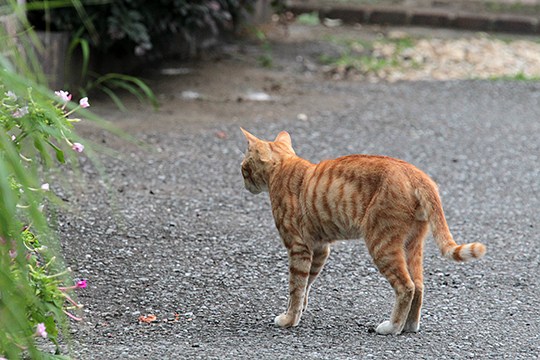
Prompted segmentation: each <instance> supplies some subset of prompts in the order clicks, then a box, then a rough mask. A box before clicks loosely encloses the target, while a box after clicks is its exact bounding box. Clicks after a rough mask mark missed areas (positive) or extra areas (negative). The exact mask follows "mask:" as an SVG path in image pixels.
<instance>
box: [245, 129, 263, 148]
mask: <svg viewBox="0 0 540 360" xmlns="http://www.w3.org/2000/svg"><path fill="white" fill-rule="evenodd" d="M240 130H242V132H243V133H244V136H245V137H246V139H247V141H248V144H249V146H251V145H253V144H255V143H257V142H259V141H260V140H259V139H258V138H257V137H256V136H255V135H253V134H250V133H249V132H248V131H246V130H245V129H243V128H240Z"/></svg>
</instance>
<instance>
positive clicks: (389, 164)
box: [314, 154, 427, 181]
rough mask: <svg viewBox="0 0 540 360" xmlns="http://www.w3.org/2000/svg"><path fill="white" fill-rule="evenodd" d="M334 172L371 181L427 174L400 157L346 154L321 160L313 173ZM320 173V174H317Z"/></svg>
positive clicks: (338, 174)
mask: <svg viewBox="0 0 540 360" xmlns="http://www.w3.org/2000/svg"><path fill="white" fill-rule="evenodd" d="M323 172H324V173H326V172H327V173H332V172H333V173H335V175H337V176H338V177H341V176H346V177H350V176H360V177H362V178H369V179H371V180H372V181H381V180H383V179H386V178H388V177H392V176H394V177H395V176H400V175H403V176H406V177H411V176H412V177H417V176H427V175H426V174H425V173H424V172H422V171H421V170H420V169H418V168H417V167H416V166H414V165H412V164H410V163H408V162H406V161H404V160H400V159H396V158H393V157H389V156H383V155H363V154H356V155H347V156H342V157H338V158H336V159H332V160H324V161H321V162H320V163H319V164H317V166H316V167H315V168H314V173H323ZM319 175H320V174H319Z"/></svg>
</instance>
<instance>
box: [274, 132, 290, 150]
mask: <svg viewBox="0 0 540 360" xmlns="http://www.w3.org/2000/svg"><path fill="white" fill-rule="evenodd" d="M274 141H275V142H277V141H280V142H284V143H285V144H287V145H289V146H290V147H292V141H291V135H289V133H288V132H286V131H282V132H280V133H279V134H278V136H276V140H274Z"/></svg>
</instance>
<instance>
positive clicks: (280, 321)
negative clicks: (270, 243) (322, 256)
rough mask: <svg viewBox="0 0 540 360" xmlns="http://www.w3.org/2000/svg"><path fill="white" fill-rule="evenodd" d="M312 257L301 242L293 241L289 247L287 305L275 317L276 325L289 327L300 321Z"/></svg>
mask: <svg viewBox="0 0 540 360" xmlns="http://www.w3.org/2000/svg"><path fill="white" fill-rule="evenodd" d="M312 257H313V255H312V252H311V250H310V249H309V248H308V247H307V246H306V245H305V244H303V243H295V244H293V245H292V247H291V248H290V249H289V306H288V309H287V312H285V313H283V314H281V315H279V316H277V317H276V319H275V324H276V325H277V326H280V327H291V326H296V325H298V323H299V322H300V317H301V316H302V309H303V306H304V298H305V296H306V288H307V284H308V278H309V272H310V269H311V261H312Z"/></svg>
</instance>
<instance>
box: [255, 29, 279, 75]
mask: <svg viewBox="0 0 540 360" xmlns="http://www.w3.org/2000/svg"><path fill="white" fill-rule="evenodd" d="M255 36H256V37H257V39H258V40H259V41H260V42H261V48H262V50H263V54H261V55H259V56H258V57H257V61H258V62H259V65H260V66H262V67H265V68H271V67H272V66H273V63H274V59H273V57H272V46H271V45H270V41H268V38H267V37H266V35H265V34H264V32H263V31H261V30H259V29H255Z"/></svg>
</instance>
